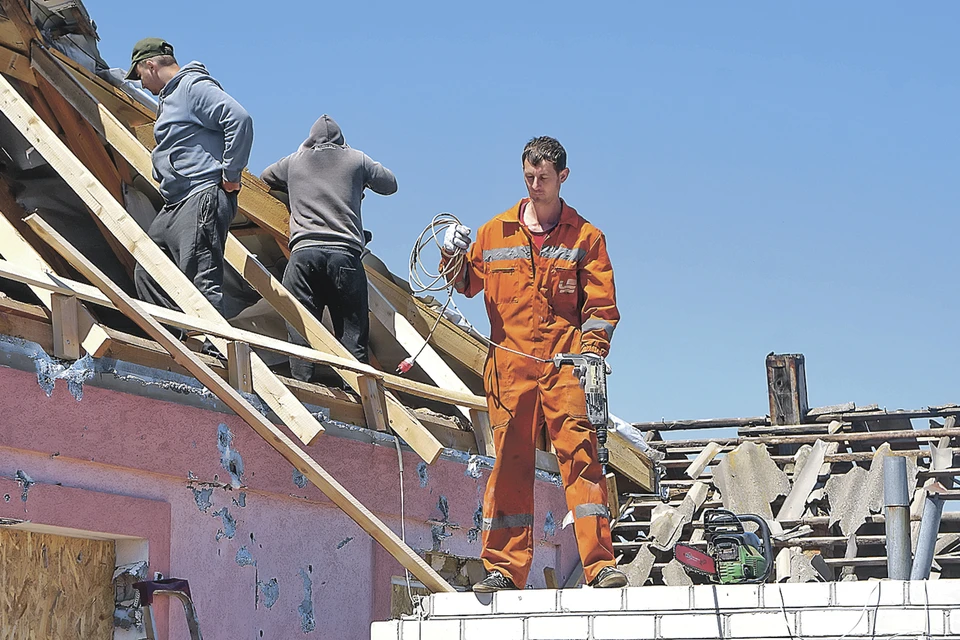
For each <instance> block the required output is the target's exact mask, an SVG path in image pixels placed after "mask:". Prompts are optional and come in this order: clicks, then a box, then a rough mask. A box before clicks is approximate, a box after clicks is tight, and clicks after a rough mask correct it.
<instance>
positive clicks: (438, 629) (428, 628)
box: [400, 620, 523, 640]
mask: <svg viewBox="0 0 960 640" xmlns="http://www.w3.org/2000/svg"><path fill="white" fill-rule="evenodd" d="M410 626H411V627H418V629H419V631H420V637H419V640H454V639H456V638H459V637H460V621H459V620H423V621H420V622H419V623H418V622H416V621H411V622H410ZM400 628H401V631H402V632H403V638H401V640H409V638H413V639H414V640H416V639H417V636H415V635H411V636H409V638H408V637H407V622H404V623H403V626H401V627H400ZM411 633H412V630H411ZM517 637H518V638H522V637H523V636H522V635H520V636H517Z"/></svg>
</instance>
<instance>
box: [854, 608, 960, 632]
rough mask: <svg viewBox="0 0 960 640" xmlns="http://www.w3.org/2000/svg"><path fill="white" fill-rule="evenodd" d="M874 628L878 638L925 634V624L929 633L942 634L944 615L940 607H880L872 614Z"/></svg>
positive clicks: (873, 630)
mask: <svg viewBox="0 0 960 640" xmlns="http://www.w3.org/2000/svg"><path fill="white" fill-rule="evenodd" d="M873 619H874V622H873V625H874V628H873V629H871V632H874V633H876V635H877V637H878V638H881V637H882V638H886V637H888V636H893V635H901V634H916V633H918V632H922V633H923V634H924V635H926V629H927V625H929V626H930V635H933V636H942V635H943V634H944V620H943V619H944V615H943V611H942V610H940V609H933V610H931V611H925V610H924V609H900V610H899V611H898V610H896V609H880V610H878V611H877V612H876V614H875V616H874V618H873Z"/></svg>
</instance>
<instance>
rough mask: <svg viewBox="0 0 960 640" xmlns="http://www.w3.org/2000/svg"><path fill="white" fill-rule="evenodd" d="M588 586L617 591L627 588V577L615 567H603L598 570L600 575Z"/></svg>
mask: <svg viewBox="0 0 960 640" xmlns="http://www.w3.org/2000/svg"><path fill="white" fill-rule="evenodd" d="M590 586H591V587H597V588H598V589H619V588H620V587H625V586H627V576H626V574H625V573H624V572H623V571H620V569H617V568H616V567H604V568H603V569H600V573H598V574H597V577H596V578H594V579H593V582H591V583H590Z"/></svg>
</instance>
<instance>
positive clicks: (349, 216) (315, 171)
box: [260, 115, 397, 251]
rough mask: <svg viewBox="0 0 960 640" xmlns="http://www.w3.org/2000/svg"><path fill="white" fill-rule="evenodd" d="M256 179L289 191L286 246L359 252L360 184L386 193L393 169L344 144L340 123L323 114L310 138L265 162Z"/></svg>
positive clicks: (394, 183) (393, 184)
mask: <svg viewBox="0 0 960 640" xmlns="http://www.w3.org/2000/svg"><path fill="white" fill-rule="evenodd" d="M260 177H261V178H263V181H264V182H266V183H267V184H268V185H270V186H271V187H273V188H274V189H279V190H281V191H286V192H287V193H289V194H290V248H291V249H293V248H295V245H296V244H297V243H300V242H304V241H305V242H306V244H311V245H314V244H323V245H331V246H338V247H345V248H348V249H354V250H356V251H361V250H363V244H364V242H363V222H362V221H361V219H360V198H361V196H362V195H363V190H364V188H366V187H369V188H370V189H371V190H373V191H374V192H376V193H379V194H381V195H385V196H388V195H390V194H392V193H396V191H397V179H396V178H395V177H394V175H393V172H392V171H390V170H389V169H387V168H386V167H384V166H383V165H382V164H380V163H379V162H374V161H373V160H371V159H370V157H369V156H368V155H367V154H365V153H363V152H362V151H358V150H357V149H351V148H350V147H348V146H347V145H346V143H345V142H344V140H343V134H342V133H341V132H340V127H339V126H338V125H337V123H336V122H334V121H333V118H331V117H330V116H327V115H324V116H321V117H320V119H319V120H317V121H316V122H315V123H313V127H311V129H310V137H309V138H307V139H306V140H305V141H304V143H303V144H302V145H300V149H299V150H298V151H297V152H296V153H294V154H292V155H289V156H287V157H286V158H283V159H282V160H280V161H278V162H275V163H274V164H272V165H270V166H269V167H267V168H266V169H265V170H264V172H263V174H262V175H261V176H260ZM301 246H306V245H301Z"/></svg>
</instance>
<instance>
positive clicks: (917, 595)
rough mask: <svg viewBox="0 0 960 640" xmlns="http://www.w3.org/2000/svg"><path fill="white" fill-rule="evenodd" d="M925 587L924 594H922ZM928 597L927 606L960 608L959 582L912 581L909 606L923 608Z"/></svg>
mask: <svg viewBox="0 0 960 640" xmlns="http://www.w3.org/2000/svg"><path fill="white" fill-rule="evenodd" d="M924 586H926V593H924ZM928 597H929V605H930V606H931V607H933V606H938V605H940V606H942V605H951V606H954V607H956V606H960V580H914V581H912V582H910V604H913V605H920V606H924V603H925V602H926V601H927V598H928Z"/></svg>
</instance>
